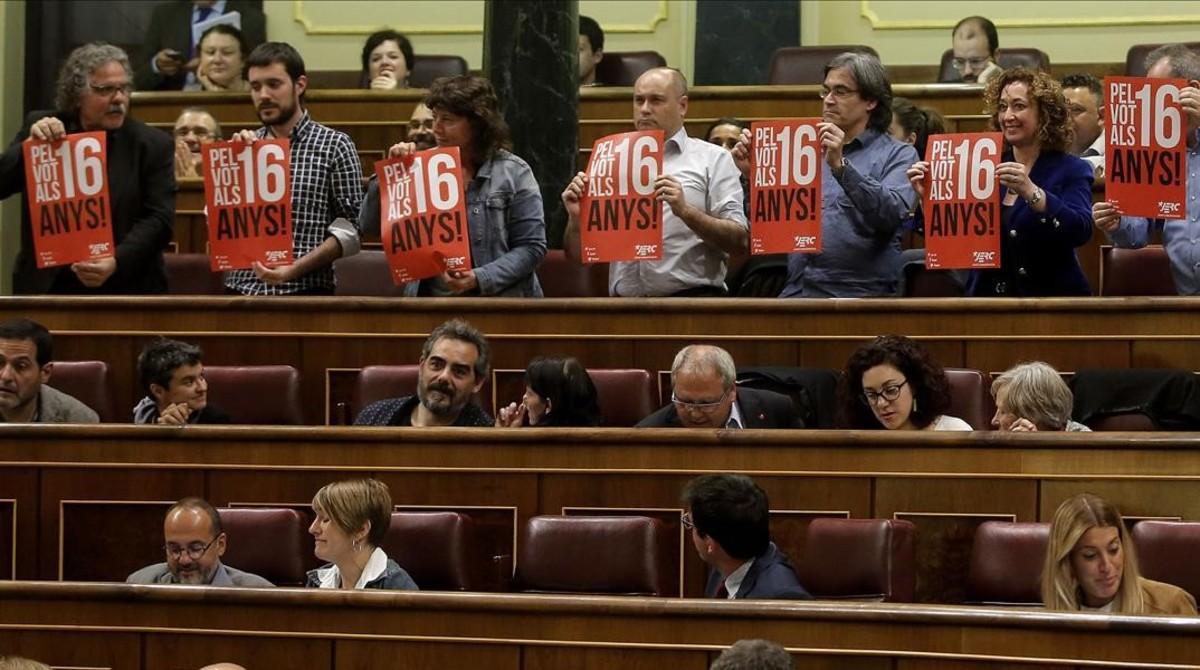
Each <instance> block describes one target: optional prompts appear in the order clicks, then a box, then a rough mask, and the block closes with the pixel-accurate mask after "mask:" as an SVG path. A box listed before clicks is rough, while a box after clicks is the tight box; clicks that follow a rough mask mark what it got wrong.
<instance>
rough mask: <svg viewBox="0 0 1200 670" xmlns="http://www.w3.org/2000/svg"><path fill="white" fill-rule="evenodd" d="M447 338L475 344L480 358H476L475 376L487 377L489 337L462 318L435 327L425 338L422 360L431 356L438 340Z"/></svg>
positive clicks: (489, 363) (490, 353) (489, 366)
mask: <svg viewBox="0 0 1200 670" xmlns="http://www.w3.org/2000/svg"><path fill="white" fill-rule="evenodd" d="M447 338H449V339H451V340H458V341H460V342H466V343H467V344H473V345H475V350H476V351H478V352H479V358H476V359H475V378H476V379H483V378H485V377H487V374H488V371H489V370H491V357H492V350H491V347H489V346H488V341H487V338H486V337H484V336H483V333H481V332H479V330H477V329H476V328H475V326H472V325H471V324H469V323H467V322H466V321H463V320H462V319H451V320H449V321H447V322H445V323H443V324H442V325H440V326H438V327H437V328H434V329H433V332H431V333H429V337H428V338H426V339H425V344H424V345H422V346H421V360H422V361H424V360H425V359H426V358H429V354H430V353H431V352H432V351H433V345H435V344H437V342H438V340H442V339H447Z"/></svg>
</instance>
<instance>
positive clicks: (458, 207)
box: [375, 147, 471, 285]
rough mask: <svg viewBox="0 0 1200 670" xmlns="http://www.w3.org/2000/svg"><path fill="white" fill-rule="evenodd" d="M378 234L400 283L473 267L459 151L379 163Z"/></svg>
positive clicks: (426, 153) (450, 149) (421, 153)
mask: <svg viewBox="0 0 1200 670" xmlns="http://www.w3.org/2000/svg"><path fill="white" fill-rule="evenodd" d="M375 174H376V175H378V177H379V235H380V239H381V241H382V242H383V250H384V252H385V253H386V255H387V259H388V266H389V267H391V269H392V281H394V282H395V283H396V284H397V285H399V284H403V283H405V282H410V281H416V280H418V279H426V278H429V277H435V276H437V275H440V274H442V273H443V272H446V271H447V270H468V269H470V268H471V239H470V235H469V231H468V226H467V207H466V203H465V202H464V200H465V198H466V196H465V195H464V194H465V192H466V191H465V184H466V180H465V179H463V173H462V157H461V156H460V155H459V151H458V147H444V148H440V149H430V150H428V151H418V152H416V153H412V154H408V155H407V156H403V157H401V158H394V159H392V160H386V161H379V162H377V163H375Z"/></svg>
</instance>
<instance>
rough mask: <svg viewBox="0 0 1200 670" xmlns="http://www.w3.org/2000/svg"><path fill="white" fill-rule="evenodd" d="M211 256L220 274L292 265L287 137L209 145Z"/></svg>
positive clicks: (207, 197)
mask: <svg viewBox="0 0 1200 670" xmlns="http://www.w3.org/2000/svg"><path fill="white" fill-rule="evenodd" d="M204 202H205V205H206V206H207V211H208V258H209V264H210V265H211V267H212V269H213V271H214V272H219V271H222V270H240V269H245V268H249V267H251V266H253V264H254V263H255V262H256V261H257V262H259V263H262V264H263V265H265V266H267V267H277V266H280V265H288V264H290V263H291V262H292V242H293V239H292V237H293V230H292V205H291V203H292V185H291V146H290V144H289V142H288V140H287V139H285V138H280V139H263V140H258V141H255V142H252V143H246V142H241V141H233V142H213V143H212V144H206V145H204Z"/></svg>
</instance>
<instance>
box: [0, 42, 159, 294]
mask: <svg viewBox="0 0 1200 670" xmlns="http://www.w3.org/2000/svg"><path fill="white" fill-rule="evenodd" d="M131 77H132V71H131V69H130V67H129V58H128V56H126V55H125V52H124V51H122V50H121V49H119V48H118V47H115V46H112V45H110V44H105V43H103V42H94V43H91V44H85V45H83V46H81V47H79V48H77V49H75V50H74V51H72V52H71V54H70V55H69V56H68V57H67V60H66V62H65V63H64V64H63V67H62V71H61V72H60V74H59V82H58V94H57V100H56V105H57V106H58V108H59V109H58V111H54V112H34V113H32V114H30V115H29V117H27V119H26V122H25V125H24V126H23V127H22V129H21V131H20V132H18V133H17V136H16V138H15V139H14V140H13V143H12V144H10V145H9V147H8V149H7V150H5V152H4V155H3V157H0V198H6V197H8V196H10V195H12V194H14V193H25V194H26V198H25V199H24V202H23V203H22V209H21V213H22V217H21V219H22V223H21V251H20V253H19V254H18V255H17V265H16V269H15V271H14V272H13V288H14V291H15V292H16V293H22V294H26V293H108V294H112V293H124V294H129V293H134V294H138V293H143V294H144V293H165V292H166V290H167V278H166V274H165V273H164V271H163V260H162V251H163V249H164V248H165V247H166V246H167V245H168V244H169V243H170V242H171V228H172V224H173V217H174V213H175V171H174V168H173V166H172V158H173V156H174V151H173V147H172V142H171V138H170V136H168V135H166V134H165V133H162V132H160V131H157V130H154V129H152V128H150V127H148V126H146V125H145V124H142V123H141V122H139V121H136V120H134V119H132V118H130V117H129V116H128V114H129V95H130V92H131V90H132V86H131V85H130V79H131ZM80 133H93V135H92V136H91V138H89V139H88V140H87V141H84V140H82V139H80V138H78V137H73V136H77V135H78V134H80ZM26 140H30V141H29V142H26ZM27 150H28V151H29V153H30V155H31V156H33V157H34V160H35V162H36V163H37V164H36V165H35V164H33V163H30V162H28V160H27V158H26V151H27ZM30 184H33V185H34V191H33V192H29V188H30V186H29V185H30ZM104 193H106V194H107V197H104V196H103V195H102V194H104ZM89 194H91V195H92V196H93V197H90V198H89V197H87V196H88V195H89ZM35 212H37V213H38V214H39V216H38V227H37V228H36V229H35V228H34V226H33V221H34V219H33V215H34V213H35ZM105 228H107V229H108V230H107V231H104V232H105V234H106V235H107V233H108V232H111V237H110V238H109V239H111V240H112V242H111V243H107V244H109V248H108V249H102V248H99V247H102V245H104V244H106V242H95V243H94V244H95V245H96V246H97V247H98V248H97V249H96V251H97V252H98V253H95V254H92V255H91V256H90V258H88V259H87V260H77V262H74V261H72V262H69V264H60V263H61V262H62V260H63V259H62V258H54V259H51V258H49V257H48V256H46V255H39V253H38V249H37V245H38V244H43V245H44V244H45V242H50V243H51V244H53V245H55V246H58V245H59V243H62V242H66V241H68V240H69V239H70V238H72V237H77V236H79V235H90V234H93V233H95V232H96V231H97V230H101V231H103V229H105ZM35 240H36V241H37V242H36V243H35ZM114 244H115V248H113V245H114Z"/></svg>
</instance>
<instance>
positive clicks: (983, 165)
mask: <svg viewBox="0 0 1200 670" xmlns="http://www.w3.org/2000/svg"><path fill="white" fill-rule="evenodd" d="M1002 142H1003V137H1002V136H1001V134H1000V133H961V134H953V135H930V137H929V144H928V146H927V147H926V148H925V160H926V161H928V162H929V175H928V177H927V182H926V187H925V200H924V202H923V203H922V206H923V208H924V213H925V267H927V268H929V269H936V270H958V269H969V268H998V267H1000V186H999V184H998V183H997V179H996V166H997V165H999V163H1000V147H1001V145H1002Z"/></svg>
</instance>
